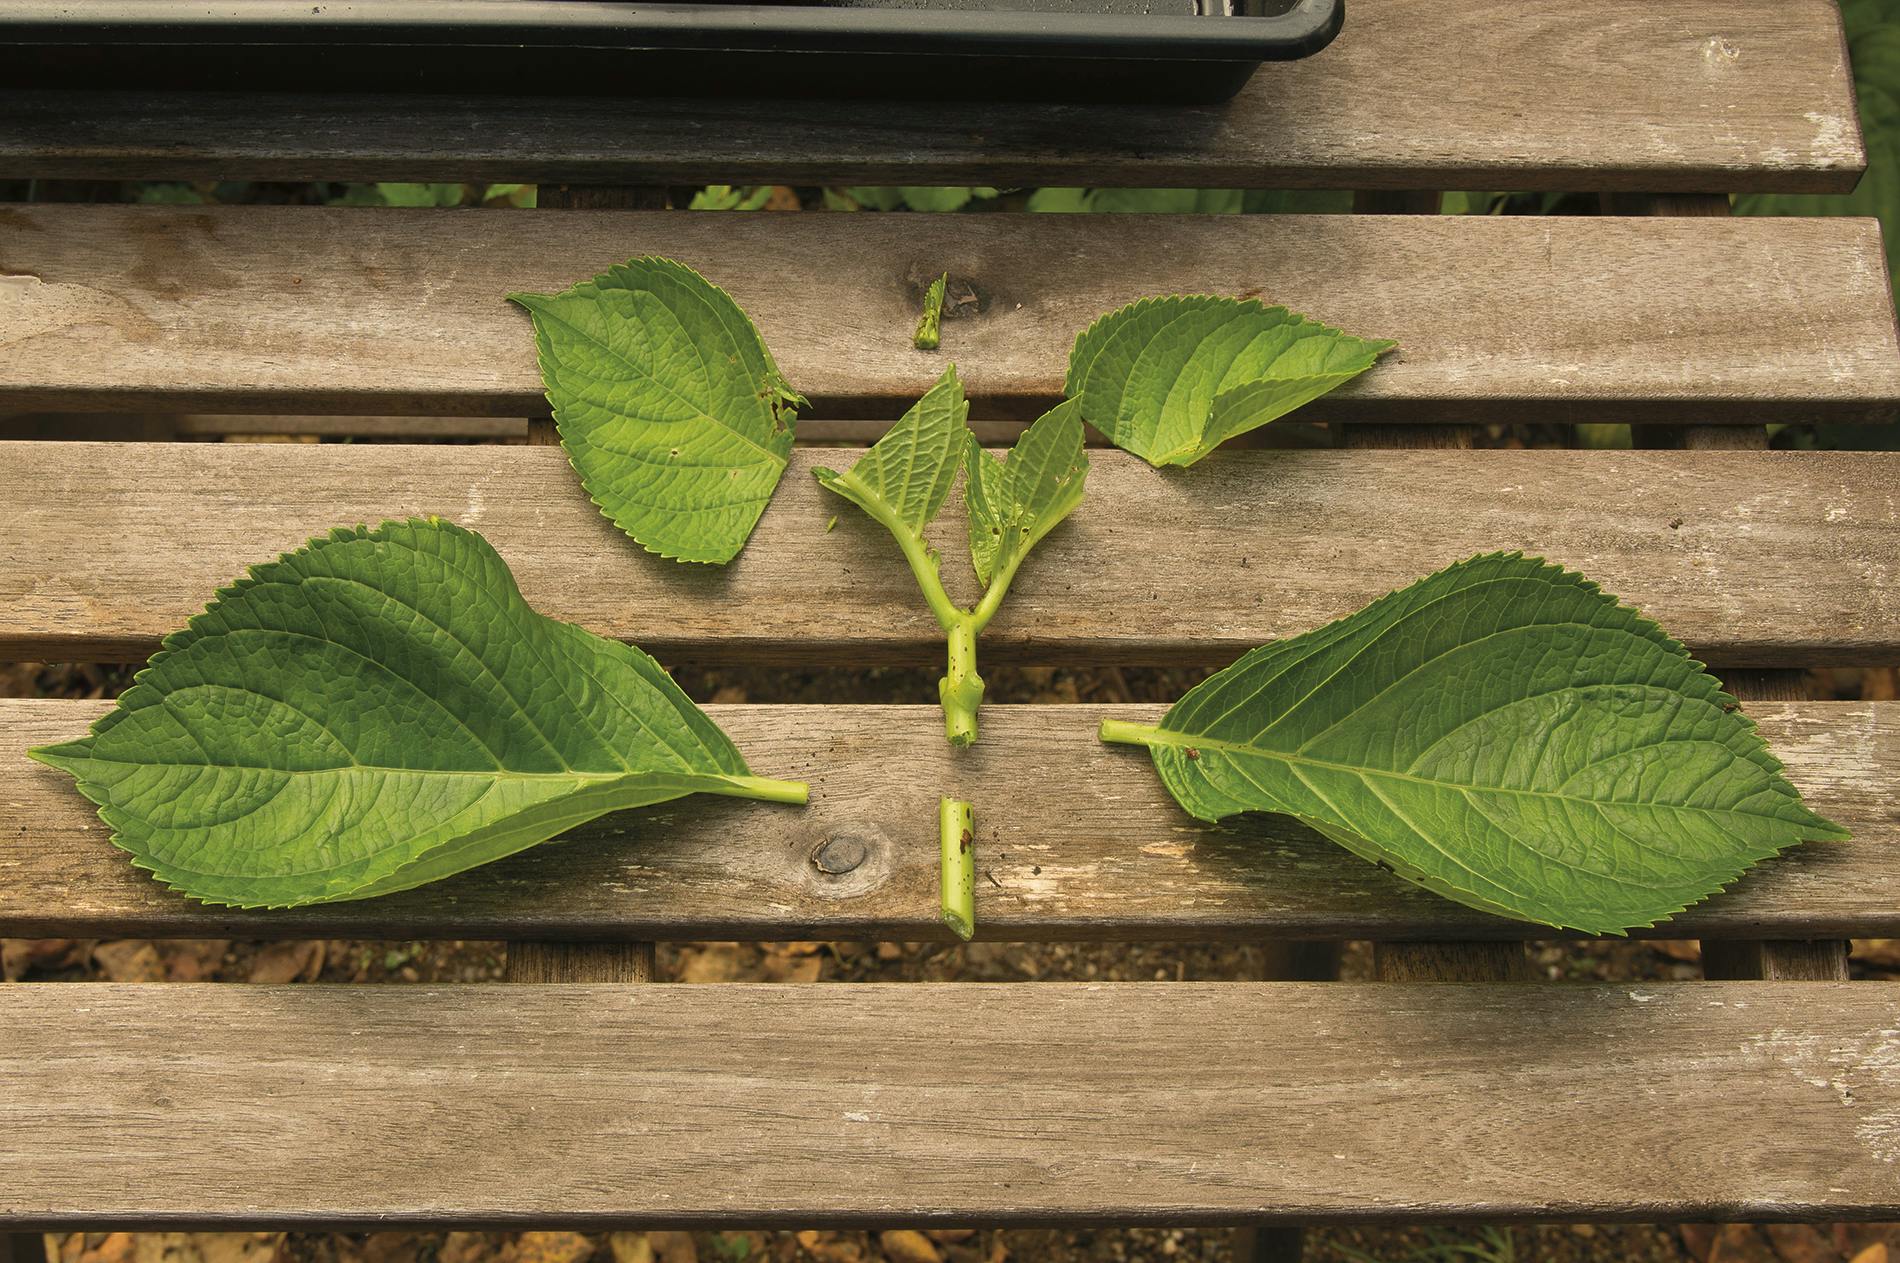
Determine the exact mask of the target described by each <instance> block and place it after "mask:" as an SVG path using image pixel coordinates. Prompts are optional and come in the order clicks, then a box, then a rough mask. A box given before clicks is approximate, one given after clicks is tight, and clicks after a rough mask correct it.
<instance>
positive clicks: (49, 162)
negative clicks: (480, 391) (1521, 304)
mask: <svg viewBox="0 0 1900 1263" xmlns="http://www.w3.org/2000/svg"><path fill="white" fill-rule="evenodd" d="M0 117H4V118H6V120H7V127H6V130H5V132H4V134H3V135H0V169H4V170H5V171H6V172H7V173H8V174H9V175H11V176H14V177H27V176H38V177H43V178H44V177H83V178H103V179H167V180H179V179H227V180H228V179H244V180H510V181H513V180H526V181H530V182H543V183H546V182H554V181H573V182H578V183H597V184H618V185H630V184H631V185H655V184H660V185H665V184H705V183H728V182H729V183H733V184H755V183H784V184H993V185H1036V184H1090V185H1097V184H1133V185H1157V186H1170V187H1196V186H1212V187H1223V188H1255V187H1259V188H1274V187H1291V186H1310V187H1320V188H1367V189H1370V188H1406V187H1424V188H1513V189H1549V188H1557V189H1595V188H1604V189H1613V188H1635V189H1648V190H1673V189H1699V190H1704V191H1731V190H1732V191H1748V190H1756V189H1782V190H1788V191H1812V192H1846V191H1847V190H1848V189H1850V188H1851V187H1852V186H1853V183H1854V177H1855V175H1856V174H1857V173H1858V171H1859V170H1860V169H1861V167H1862V166H1863V165H1864V163H1865V151H1864V149H1863V147H1862V144H1861V138H1860V129H1859V126H1858V121H1857V118H1856V115H1855V110H1854V93H1853V83H1852V79H1851V76H1850V73H1849V70H1848V66H1847V59H1846V52H1845V48H1844V46H1843V41H1842V38H1841V26H1840V18H1839V16H1838V14H1837V12H1836V10H1835V7H1834V6H1833V5H1832V4H1831V3H1827V0H1787V2H1786V3H1781V4H1774V5H1763V4H1756V3H1751V2H1750V0H1674V2H1673V3H1670V4H1667V5H1657V4H1653V3H1651V2H1650V0H1599V2H1598V3H1593V4H1590V5H1585V6H1579V5H1576V4H1572V3H1567V2H1566V0H1522V2H1521V3H1517V4H1513V5H1511V6H1510V8H1509V11H1508V13H1505V14H1500V12H1499V10H1498V8H1497V6H1496V5H1495V4H1493V3H1489V2H1488V0H1442V2H1441V3H1434V4H1421V3H1418V2H1417V0H1353V9H1352V13H1351V15H1350V16H1349V17H1348V19H1347V21H1346V27H1345V30H1344V32H1343V33H1342V34H1341V35H1340V37H1339V38H1338V40H1337V41H1336V42H1335V43H1334V44H1333V45H1332V47H1330V48H1329V49H1327V50H1326V51H1325V52H1323V53H1321V54H1320V55H1318V56H1316V57H1313V58H1310V59H1308V60H1306V61H1301V62H1293V63H1287V64H1282V65H1274V66H1268V67H1266V68H1264V69H1263V70H1262V71H1261V72H1260V73H1259V74H1256V75H1255V76H1254V77H1253V80H1252V82H1251V83H1249V84H1248V85H1247V86H1246V87H1245V88H1244V89H1242V91H1241V93H1240V95H1239V96H1237V97H1236V98H1235V99H1234V100H1233V101H1231V102H1228V103H1226V104H1223V105H1217V106H1208V107H1202V108H1188V107H1181V106H1174V105H1167V106H1133V105H1131V106H1107V105H1101V104H1095V103H1090V104H1081V105H1024V104H1020V103H1006V104H994V105H970V104H963V103H956V104H949V105H946V104H943V103H941V102H936V101H928V102H924V101H919V102H888V103H887V102H880V103H878V104H877V105H876V106H875V107H867V106H866V104H865V103H864V102H862V101H844V102H823V101H802V102H799V101H774V102H771V103H770V104H769V105H767V106H765V107H761V106H760V105H759V104H758V103H756V102H753V103H748V102H745V101H738V100H728V101H719V100H703V99H695V100H680V101H663V100H645V101H642V100H626V99H620V100H599V99H585V98H582V99H559V98H538V99H508V98H497V97H487V98H481V99H458V98H437V97H426V96H417V95H409V96H402V97H350V96H336V97H316V96H297V95H290V94H271V95H270V96H267V97H258V96H242V95H218V94H212V93H205V94H196V95H191V96H182V95H175V94H174V95H162V94H151V93H143V94H140V93H117V94H114V93H104V92H92V91H88V92H85V93H83V94H82V93H68V92H16V93H6V94H0Z"/></svg>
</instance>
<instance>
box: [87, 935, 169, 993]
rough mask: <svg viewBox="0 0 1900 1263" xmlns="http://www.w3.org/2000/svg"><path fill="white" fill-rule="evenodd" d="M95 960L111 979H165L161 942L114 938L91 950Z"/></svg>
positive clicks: (113, 980) (149, 980)
mask: <svg viewBox="0 0 1900 1263" xmlns="http://www.w3.org/2000/svg"><path fill="white" fill-rule="evenodd" d="M92 963H93V964H95V965H97V966H98V967H99V972H100V973H102V974H104V975H105V976H106V978H107V979H109V980H110V981H112V982H163V981H164V980H165V962H164V961H162V960H160V959H159V956H158V945H157V944H155V943H153V942H151V941H149V940H147V939H142V938H122V939H112V940H110V941H109V942H105V943H101V944H99V945H98V946H97V947H94V948H93V949H92Z"/></svg>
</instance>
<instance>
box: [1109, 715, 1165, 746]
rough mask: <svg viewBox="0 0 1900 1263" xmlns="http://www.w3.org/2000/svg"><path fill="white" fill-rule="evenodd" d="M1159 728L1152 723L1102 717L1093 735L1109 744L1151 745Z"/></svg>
mask: <svg viewBox="0 0 1900 1263" xmlns="http://www.w3.org/2000/svg"><path fill="white" fill-rule="evenodd" d="M1158 731H1159V730H1158V729H1157V728H1156V727H1155V726H1154V725H1153V724H1131V723H1129V722H1128V721H1127V720H1125V719H1104V720H1103V721H1102V726H1101V727H1099V728H1097V729H1096V730H1095V735H1096V736H1097V737H1099V738H1100V739H1101V740H1103V741H1105V742H1107V743H1108V744H1110V745H1124V746H1152V745H1153V744H1154V739H1155V734H1156V733H1157V732H1158Z"/></svg>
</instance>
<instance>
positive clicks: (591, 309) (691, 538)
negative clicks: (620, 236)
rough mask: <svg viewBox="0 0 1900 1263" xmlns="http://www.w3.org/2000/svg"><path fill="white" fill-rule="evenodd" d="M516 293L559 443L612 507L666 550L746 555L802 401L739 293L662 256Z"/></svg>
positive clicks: (618, 519) (701, 557)
mask: <svg viewBox="0 0 1900 1263" xmlns="http://www.w3.org/2000/svg"><path fill="white" fill-rule="evenodd" d="M510 297H511V298H512V299H513V300H514V301H515V302H517V303H520V304H521V305H522V306H523V307H525V308H527V309H528V311H529V312H530V313H531V314H532V315H533V317H534V333H535V342H536V344H537V346H538V347H539V348H540V356H541V377H542V380H543V382H544V383H545V384H546V386H547V395H548V402H549V403H550V404H552V405H553V407H554V420H555V422H556V424H557V425H558V426H559V427H560V432H561V446H562V447H564V448H566V449H567V454H568V458H569V459H570V460H571V461H572V462H573V464H574V469H575V471H576V472H577V473H579V474H580V478H581V485H582V486H584V487H586V488H587V494H588V495H590V496H592V497H593V499H594V503H596V504H598V505H599V506H600V509H601V512H603V513H605V514H606V515H607V516H608V517H609V518H612V519H613V522H614V525H616V526H618V527H619V528H620V529H621V530H623V531H625V532H626V533H627V534H628V535H630V536H632V537H633V538H634V539H636V540H638V541H639V542H640V544H641V545H642V546H643V547H645V548H646V549H647V550H648V551H649V552H655V553H658V554H660V555H661V556H662V557H671V558H675V559H677V560H679V561H704V562H727V561H731V560H732V559H733V558H734V557H736V556H738V554H739V550H740V549H741V548H743V547H744V546H745V542H746V539H747V538H748V537H749V536H750V535H751V534H752V528H753V526H755V525H756V524H757V523H758V520H759V515H760V514H761V513H763V512H765V506H766V504H767V502H769V501H770V500H771V498H772V492H773V490H774V489H775V488H776V487H777V486H778V480H779V477H780V476H781V475H782V474H783V473H784V472H785V462H786V458H787V456H788V455H789V454H790V452H791V449H792V425H793V422H794V421H795V420H796V419H797V413H796V412H795V411H794V409H795V408H796V407H798V406H802V405H803V404H804V400H803V399H802V398H801V397H800V396H799V395H798V394H797V393H796V392H794V391H793V390H792V388H791V387H790V386H789V385H788V384H787V383H786V381H785V379H784V377H783V376H781V375H780V373H779V371H778V365H777V364H775V363H774V362H773V360H772V354H771V352H770V351H768V350H766V348H765V343H764V341H763V340H761V339H760V337H759V333H758V330H757V329H755V328H753V327H752V322H751V321H750V320H748V319H746V315H745V313H744V312H743V311H741V310H739V305H738V304H737V303H735V302H733V301H732V298H731V296H730V295H728V294H727V293H726V292H725V291H724V290H722V289H720V288H719V287H718V286H716V285H713V284H712V283H711V282H709V281H707V280H706V278H704V277H703V276H701V275H699V273H697V272H695V271H693V270H692V269H691V268H688V267H685V266H683V265H682V264H679V263H675V262H673V261H672V260H670V259H654V258H646V259H635V260H633V261H632V262H630V263H625V264H621V265H619V266H616V267H611V268H609V269H607V271H605V272H603V273H602V274H601V275H599V276H597V277H595V278H594V279H593V280H591V281H584V282H582V283H581V284H579V285H576V286H575V287H574V288H572V289H570V290H567V291H566V292H564V293H560V294H513V295H510Z"/></svg>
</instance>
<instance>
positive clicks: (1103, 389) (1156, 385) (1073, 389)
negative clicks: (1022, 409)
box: [1064, 294, 1396, 467]
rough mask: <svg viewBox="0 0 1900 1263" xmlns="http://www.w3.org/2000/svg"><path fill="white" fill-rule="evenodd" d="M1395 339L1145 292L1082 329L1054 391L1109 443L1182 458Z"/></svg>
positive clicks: (1249, 305)
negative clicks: (1075, 402) (1060, 390)
mask: <svg viewBox="0 0 1900 1263" xmlns="http://www.w3.org/2000/svg"><path fill="white" fill-rule="evenodd" d="M1395 345H1396V344H1395V343H1392V342H1381V341H1374V340H1370V339H1366V338H1359V337H1354V336H1353V335H1351V334H1348V333H1341V332H1340V331H1339V330H1337V329H1333V328H1330V327H1328V326H1326V325H1323V324H1321V323H1320V322H1318V321H1317V320H1309V319H1307V318H1306V317H1305V316H1302V315H1299V314H1297V313H1295V312H1290V311H1288V310H1287V309H1286V308H1284V307H1267V306H1263V305H1262V304H1261V303H1259V302H1257V301H1255V300H1253V299H1246V300H1241V299H1234V298H1219V297H1214V296H1211V295H1202V294H1196V295H1188V296H1178V297H1164V298H1145V299H1142V300H1141V301H1140V302H1137V303H1133V304H1131V305H1129V306H1127V307H1124V308H1122V309H1121V310H1120V311H1116V312H1112V313H1110V314H1109V315H1106V316H1103V317H1102V318H1101V319H1100V320H1098V321H1096V322H1095V323H1094V324H1093V325H1090V326H1089V327H1088V328H1087V329H1085V330H1083V332H1082V335H1081V336H1080V337H1079V338H1077V339H1076V342H1075V348H1074V350H1072V351H1071V352H1070V353H1069V373H1068V379H1067V381H1066V383H1065V385H1064V392H1065V393H1066V394H1068V395H1069V396H1070V397H1071V398H1074V399H1079V400H1080V401H1081V405H1082V419H1083V420H1085V421H1087V422H1088V423H1089V424H1091V425H1093V426H1094V427H1095V428H1096V429H1098V430H1100V431H1101V432H1102V433H1103V434H1105V435H1107V436H1108V439H1109V441H1110V442H1112V443H1114V444H1115V445H1116V446H1117V447H1120V448H1122V449H1124V450H1126V451H1129V452H1132V453H1133V454H1134V455H1136V456H1139V457H1141V458H1142V459H1143V460H1145V461H1147V462H1148V463H1149V464H1151V465H1154V466H1157V467H1159V466H1163V465H1192V464H1193V463H1194V462H1195V461H1197V460H1199V459H1201V457H1203V456H1205V455H1207V454H1208V453H1209V452H1211V451H1213V450H1214V449H1215V448H1216V447H1218V446H1219V445H1220V444H1221V443H1223V442H1225V441H1226V440H1228V439H1230V438H1233V437H1234V436H1235V435H1236V434H1244V433H1245V432H1247V431H1248V430H1252V429H1256V428H1258V427H1260V426H1262V425H1265V424H1266V423H1267V422H1269V421H1272V420H1274V419H1275V418H1277V417H1282V416H1285V415H1286V414H1287V413H1289V412H1291V411H1293V409H1295V408H1298V407H1300V406H1301V405H1303V404H1307V403H1311V402H1312V401H1313V400H1315V399H1317V398H1319V397H1320V396H1321V395H1324V394H1326V393H1327V392H1328V391H1330V390H1333V389H1334V388H1335V387H1338V386H1340V385H1343V384H1344V383H1346V382H1349V381H1351V380H1352V379H1353V378H1355V377H1357V376H1358V375H1359V374H1361V373H1363V372H1365V371H1366V370H1367V369H1369V368H1371V367H1372V366H1373V364H1374V363H1375V362H1376V361H1377V360H1378V358H1379V356H1381V355H1383V354H1384V353H1385V352H1387V351H1389V350H1391V349H1392V348H1393V346H1395Z"/></svg>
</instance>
